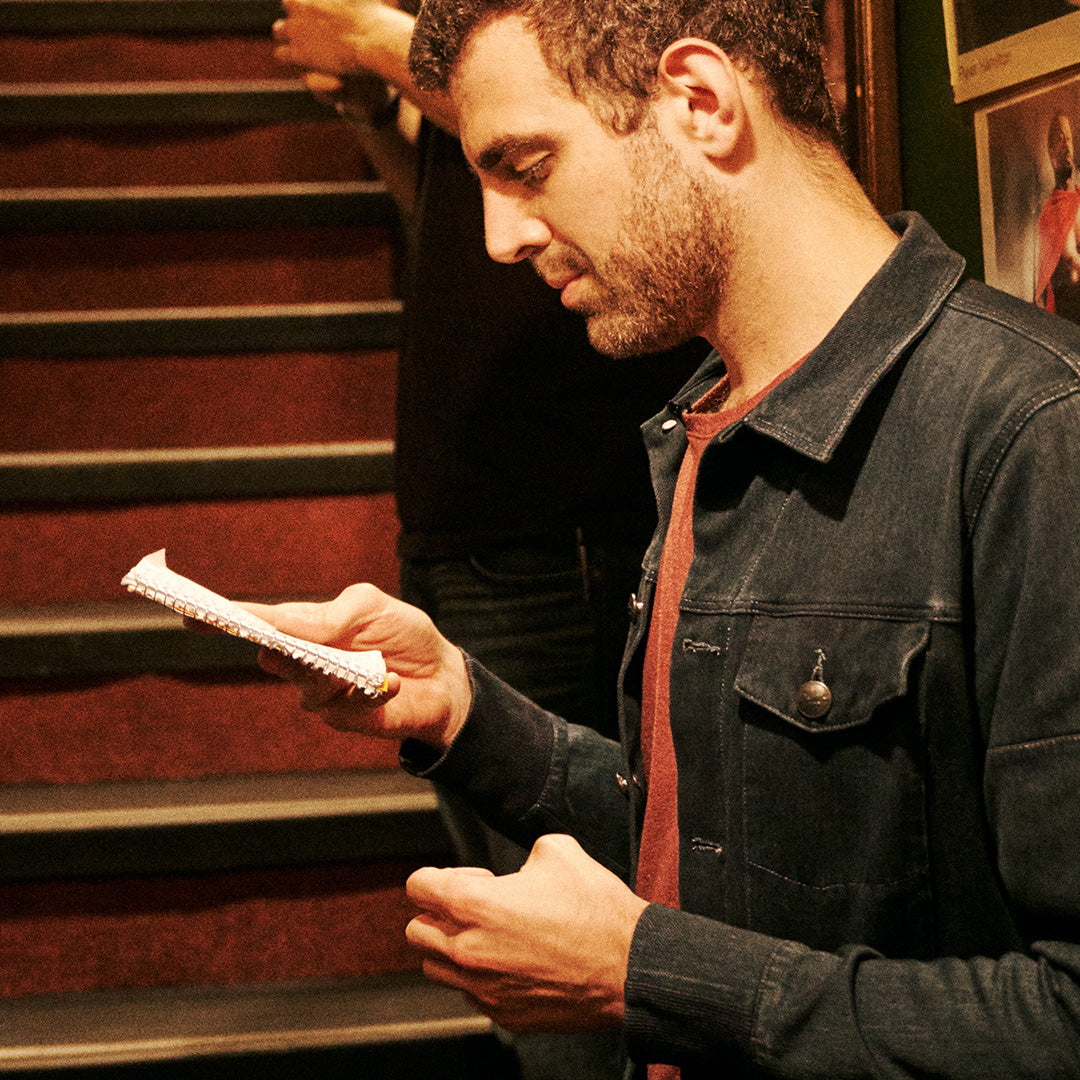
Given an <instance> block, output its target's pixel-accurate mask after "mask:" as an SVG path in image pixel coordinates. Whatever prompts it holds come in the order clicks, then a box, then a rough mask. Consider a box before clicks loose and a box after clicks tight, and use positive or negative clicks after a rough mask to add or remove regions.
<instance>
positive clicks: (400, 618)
mask: <svg viewBox="0 0 1080 1080" xmlns="http://www.w3.org/2000/svg"><path fill="white" fill-rule="evenodd" d="M242 606H243V607H245V608H247V610H248V611H250V612H251V613H252V614H253V615H258V616H259V618H261V619H265V620H266V622H268V623H270V624H271V625H272V626H275V627H277V629H279V630H281V631H282V632H284V633H286V634H291V635H292V636H293V637H298V638H303V639H304V640H306V641H314V642H318V643H319V644H322V645H332V646H333V647H334V648H338V649H353V650H356V651H364V650H368V649H378V650H379V651H380V652H381V653H382V654H383V658H384V660H385V661H386V667H387V672H388V685H387V696H386V698H385V699H384V700H383V702H382V703H381V704H379V705H376V706H373V705H371V704H370V703H369V702H366V701H365V700H364V698H363V696H362V695H360V694H356V695H353V696H351V697H350V696H349V695H348V694H347V693H345V692H344V691H345V690H346V687H345V685H343V683H342V682H341V680H340V679H335V678H333V677H332V676H329V675H322V674H320V673H319V672H317V671H313V670H312V669H311V668H309V667H307V666H306V665H304V664H301V663H299V662H297V661H295V660H291V659H289V658H288V657H286V656H284V655H282V654H281V653H278V652H274V651H272V650H269V649H263V650H262V651H261V652H260V653H259V664H260V665H261V666H262V667H263V669H264V670H266V671H269V672H270V673H271V674H273V675H277V676H279V677H280V678H282V679H285V680H287V681H288V682H291V683H292V684H293V685H294V686H295V687H296V688H297V690H299V692H300V704H301V706H302V707H303V708H305V709H308V710H310V711H312V712H319V713H321V715H322V717H323V719H324V720H326V722H327V723H328V724H330V726H331V727H335V728H338V729H339V730H342V731H360V732H363V733H365V734H369V735H378V736H381V737H383V738H390V739H406V738H415V739H421V740H422V741H424V742H426V743H428V744H429V745H431V746H434V747H436V748H439V749H442V748H445V747H447V746H449V744H450V743H451V741H452V740H453V738H454V736H455V735H456V734H457V732H458V730H459V729H460V728H461V725H462V724H463V723H464V722H465V717H466V715H467V714H468V711H469V705H470V702H471V696H472V695H471V690H470V686H469V677H468V674H467V672H466V671H465V660H464V658H463V657H462V655H461V651H460V650H459V649H458V648H457V647H456V646H454V645H451V644H450V642H449V641H447V640H446V638H444V637H443V636H442V635H441V634H440V633H439V632H438V631H437V630H436V629H435V626H434V624H433V623H432V621H431V620H430V619H429V618H428V617H427V616H426V615H425V614H424V613H423V612H422V611H420V610H418V609H417V608H414V607H410V606H409V605H408V604H403V603H402V602H401V601H400V600H395V599H394V598H393V597H391V596H387V595H386V593H383V592H380V591H379V590H378V589H376V588H375V586H374V585H350V586H349V588H347V589H346V590H345V591H344V592H343V593H341V595H340V596H338V597H337V598H336V599H334V600H331V601H329V602H328V603H325V604H304V603H290V604H244V605H242Z"/></svg>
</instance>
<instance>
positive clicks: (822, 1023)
mask: <svg viewBox="0 0 1080 1080" xmlns="http://www.w3.org/2000/svg"><path fill="white" fill-rule="evenodd" d="M892 224H893V226H894V228H896V229H897V231H899V232H902V239H901V242H900V244H899V246H898V247H897V248H896V250H895V251H894V253H893V255H892V256H891V257H890V259H889V261H888V262H887V263H886V264H885V266H884V267H883V268H882V269H881V271H879V273H878V274H877V275H876V276H875V277H874V279H873V280H872V281H871V282H870V283H869V284H868V285H867V287H866V288H865V289H864V290H863V292H862V293H861V294H860V296H859V297H858V298H857V299H856V301H855V302H854V304H853V305H852V306H851V308H850V309H849V310H848V311H847V312H846V313H845V315H844V316H843V318H842V319H841V320H840V322H839V323H838V324H837V325H836V326H835V327H834V328H833V330H832V331H831V332H830V334H829V335H828V336H827V337H826V339H825V340H824V341H823V342H822V343H821V344H820V345H819V346H818V347H817V348H816V349H815V350H814V351H813V353H811V355H810V356H809V357H808V358H807V360H806V361H805V362H804V364H803V365H802V366H801V367H800V368H799V369H798V370H797V371H796V372H795V373H794V374H793V375H791V376H790V377H789V378H788V379H786V380H785V381H784V382H783V383H781V384H780V385H779V386H778V387H777V388H776V389H774V390H773V391H772V393H770V394H769V395H768V397H766V398H765V400H764V401H762V402H761V404H760V405H758V406H757V407H756V408H755V409H754V410H753V411H752V412H751V413H750V414H749V415H748V416H747V417H746V418H745V419H744V420H742V421H740V422H738V423H736V424H735V425H733V426H732V427H731V428H729V429H727V430H725V431H724V432H723V433H722V434H721V435H720V436H719V437H718V438H717V439H716V440H715V441H714V442H713V443H712V444H711V445H710V446H709V447H708V448H707V450H706V452H705V454H704V456H703V459H702V462H701V466H700V470H699V475H698V486H697V489H696V499H695V511H694V533H695V551H694V559H693V563H692V565H691V568H690V573H689V577H688V580H687V584H686V589H685V591H684V593H683V596H682V601H681V605H680V616H679V622H678V625H677V629H676V635H675V646H674V650H673V655H672V666H671V722H672V736H673V740H674V745H675V754H676V760H677V764H678V776H679V796H678V798H679V832H680V897H681V904H682V909H683V910H681V911H673V910H670V909H668V908H664V907H661V906H659V905H652V906H650V907H649V908H648V909H647V910H646V912H645V913H644V915H643V916H642V918H641V920H640V922H639V924H638V928H637V931H636V933H635V936H634V942H633V947H632V951H631V956H630V965H629V972H628V978H627V983H626V1007H627V1011H626V1035H627V1043H628V1048H629V1051H630V1054H631V1057H632V1058H633V1059H634V1060H636V1061H641V1062H647V1061H664V1062H672V1063H675V1064H679V1065H681V1066H682V1068H683V1076H684V1078H685V1080H692V1078H694V1077H698V1076H714V1075H729V1076H790V1077H801V1078H822V1080H824V1078H829V1080H839V1078H843V1077H879V1076H880V1077H898V1076H919V1077H923V1076H935V1077H955V1078H960V1077H964V1078H971V1080H976V1078H977V1080H986V1078H988V1077H1009V1078H1018V1077H1028V1076H1030V1077H1040V1078H1044V1080H1047V1078H1058V1077H1062V1078H1064V1077H1080V462H1078V458H1080V330H1078V329H1077V328H1075V327H1072V326H1071V325H1069V324H1066V323H1064V322H1063V321H1061V320H1058V319H1056V318H1054V317H1052V316H1048V315H1046V314H1045V313H1043V312H1040V311H1038V310H1036V309H1035V308H1034V307H1033V306H1032V305H1028V304H1024V303H1021V302H1020V301H1015V300H1013V299H1012V298H1009V297H1005V296H1003V295H1001V294H998V293H996V292H994V291H993V290H990V289H988V288H986V287H985V286H982V285H980V284H978V283H975V282H971V281H968V280H966V279H964V278H963V262H962V260H961V258H960V257H959V256H958V255H956V254H955V253H954V252H952V251H950V250H949V249H948V248H946V247H945V246H944V245H943V244H942V243H941V241H940V240H939V239H938V238H937V237H936V236H935V235H934V233H933V232H932V231H931V230H930V228H929V227H928V226H927V225H926V223H925V222H923V221H922V220H921V219H920V218H918V217H917V216H916V215H903V216H901V217H899V218H897V219H895V220H894V221H893V222H892ZM722 371H723V365H722V362H721V361H720V359H719V358H718V357H717V356H715V354H714V355H713V356H712V357H711V358H709V359H708V360H706V362H705V364H704V365H703V367H702V368H701V369H700V370H699V372H698V373H697V374H696V375H695V377H694V378H693V379H692V380H691V382H690V383H689V384H687V386H686V387H685V388H684V389H683V390H682V391H681V392H680V393H679V394H678V395H677V397H676V398H675V400H674V401H673V402H672V403H671V404H670V405H669V406H668V408H667V409H666V410H665V411H664V412H663V413H661V414H660V415H659V416H657V417H655V418H654V419H652V420H651V421H649V422H648V423H647V424H646V425H645V426H644V428H643V432H644V437H645V441H646V444H647V446H648V449H649V454H650V460H651V462H652V473H653V483H654V487H655V489H656V494H657V501H658V506H659V510H660V525H659V528H658V531H657V533H656V536H655V538H654V540H653V542H652V544H651V546H650V548H649V550H648V552H647V554H646V557H645V560H644V573H643V578H642V584H641V588H640V590H639V593H638V595H637V597H636V598H635V600H634V603H633V605H632V610H633V612H634V615H635V616H636V618H635V620H634V623H633V627H632V630H631V634H630V640H629V643H628V647H627V652H626V657H625V659H624V664H623V674H622V680H621V695H622V700H621V708H622V721H623V732H622V745H621V746H616V745H615V744H612V743H607V742H604V741H603V740H601V739H600V738H599V737H597V736H595V735H593V734H592V733H591V732H589V731H588V730H587V729H582V728H576V727H573V726H572V725H567V724H565V723H563V722H562V721H560V720H559V719H558V718H556V717H553V716H551V715H550V714H547V713H544V712H542V711H540V710H539V709H537V708H536V707H534V706H532V705H531V704H530V703H528V702H526V701H525V700H524V699H523V698H520V697H519V696H518V695H516V694H514V693H513V691H511V690H509V689H508V688H506V687H505V686H503V685H502V684H500V683H498V682H497V681H496V680H494V679H493V678H492V677H491V676H490V675H489V674H488V673H486V672H485V671H483V669H482V668H479V667H478V666H477V665H475V664H470V670H471V672H472V677H473V680H474V702H473V709H472V712H471V714H470V717H469V720H468V723H467V724H466V726H465V728H464V729H463V730H462V732H461V734H460V735H459V737H458V739H457V741H456V742H455V744H454V746H453V747H451V749H450V750H449V751H448V752H447V753H446V754H445V755H444V756H443V758H442V759H441V760H440V761H438V762H434V763H433V762H431V761H430V760H426V759H424V758H423V755H422V753H421V752H420V751H419V750H418V749H417V748H416V747H410V746H409V744H406V746H405V747H404V748H403V760H404V761H405V762H406V764H407V767H411V768H412V769H413V770H414V771H420V772H424V773H425V775H431V776H433V777H436V778H438V779H439V780H440V781H443V782H447V783H451V784H456V785H458V786H460V787H462V788H464V789H465V790H466V791H467V792H469V793H470V795H471V797H472V798H473V800H474V801H475V802H476V804H477V805H478V807H479V808H480V809H481V811H482V812H484V813H486V814H487V816H488V817H489V818H490V819H491V820H492V821H493V822H494V823H496V824H498V825H499V826H500V827H501V828H503V829H504V831H507V832H510V833H512V834H513V835H515V837H516V838H517V839H519V840H520V841H523V842H529V841H530V840H531V839H532V838H534V837H535V836H536V835H539V834H540V833H543V832H550V831H562V832H569V833H571V834H573V835H575V836H577V838H578V839H579V840H580V841H581V842H582V844H583V846H585V848H586V850H588V851H590V853H591V854H593V855H594V856H595V857H597V858H599V859H600V860H601V861H603V862H604V863H605V864H606V865H608V866H609V867H611V868H613V869H615V870H617V871H619V872H621V873H623V874H624V876H625V877H626V879H627V880H628V881H631V882H632V881H633V878H634V871H635V867H634V855H635V852H636V849H637V837H638V833H639V827H640V822H641V816H642V813H643V807H644V800H645V795H646V792H645V790H644V788H645V784H644V781H643V779H642V770H641V760H640V739H639V735H640V724H639V716H640V709H639V705H640V691H641V671H642V652H643V643H644V639H645V636H646V633H647V627H648V621H649V612H650V604H651V600H652V593H653V588H654V586H655V582H656V574H657V568H658V564H659V559H660V549H661V546H662V543H663V535H664V530H665V527H666V524H667V518H668V514H669V511H670V506H671V498H672V493H673V488H674V483H675V476H676V473H677V469H678V465H679V461H680V459H681V457H682V453H683V450H684V449H685V446H686V437H685V432H684V429H683V426H682V423H681V419H680V417H681V413H682V412H683V410H684V409H685V408H686V407H687V405H689V404H690V403H691V402H692V401H694V400H695V399H696V398H697V397H699V396H700V395H701V394H702V393H703V392H704V390H705V389H707V388H708V387H710V386H711V385H713V384H714V383H715V382H716V380H717V379H718V377H719V376H720V374H721V373H722ZM808 684H809V685H808ZM822 685H823V686H824V687H825V688H827V691H828V692H827V694H824V691H823V689H822ZM721 1070H723V1073H721Z"/></svg>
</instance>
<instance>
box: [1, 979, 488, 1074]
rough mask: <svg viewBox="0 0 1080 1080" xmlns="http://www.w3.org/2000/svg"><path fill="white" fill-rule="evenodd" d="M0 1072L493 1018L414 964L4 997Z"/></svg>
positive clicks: (405, 1034)
mask: <svg viewBox="0 0 1080 1080" xmlns="http://www.w3.org/2000/svg"><path fill="white" fill-rule="evenodd" d="M4 1011H5V1023H4V1035H3V1043H2V1044H0V1071H4V1070H14V1069H20V1068H22V1069H28V1068H48V1067H58V1066H62V1065H70V1064H79V1065H88V1064H105V1063H121V1062H134V1061H146V1060H168V1059H174V1060H175V1059H183V1058H193V1057H200V1056H206V1055H212V1054H229V1053H241V1052H247V1053H251V1052H258V1051H268V1050H295V1049H300V1048H312V1047H330V1046H348V1045H352V1046H356V1045H364V1044H372V1043H394V1042H404V1041H412V1040H417V1039H424V1038H445V1037H447V1036H453V1035H469V1034H483V1033H486V1032H489V1031H490V1030H491V1022H490V1021H489V1020H487V1019H486V1018H485V1017H483V1016H482V1015H480V1014H479V1013H478V1012H477V1011H476V1010H475V1009H474V1008H473V1007H472V1006H471V1005H470V1004H469V1003H468V1002H467V1001H466V1000H465V999H464V997H462V995H461V994H459V993H458V992H457V991H454V990H449V989H447V988H445V987H441V986H438V985H436V984H434V983H431V982H428V981H427V980H426V979H424V978H423V976H422V975H420V974H419V973H416V972H406V973H400V974H388V975H379V976H365V977H362V978H355V979H343V980H332V981H325V982H324V981H321V980H319V981H310V982H308V981H303V982H298V983H286V984H273V983H270V984H259V985H257V986H235V987H220V986H217V987H165V988H154V989H149V990H103V991H90V992H84V993H79V994H59V995H32V996H27V997H20V998H11V999H9V1000H7V1001H6V1002H5V1003H4Z"/></svg>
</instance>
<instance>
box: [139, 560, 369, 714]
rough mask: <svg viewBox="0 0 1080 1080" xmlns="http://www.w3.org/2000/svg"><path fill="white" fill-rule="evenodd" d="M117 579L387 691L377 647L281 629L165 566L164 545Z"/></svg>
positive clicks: (184, 611) (366, 687) (362, 685)
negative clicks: (335, 643)
mask: <svg viewBox="0 0 1080 1080" xmlns="http://www.w3.org/2000/svg"><path fill="white" fill-rule="evenodd" d="M120 584H121V585H126V586H127V587H128V588H129V589H130V590H131V591H132V592H136V593H139V594H140V595H141V596H145V597H147V598H149V599H150V600H155V601H157V603H159V604H164V605H165V606H166V607H168V608H172V609H173V611H179V612H180V613H181V614H182V615H188V616H190V617H191V618H193V619H198V620H199V622H204V623H207V624H208V625H210V626H213V627H216V628H217V629H218V630H223V631H224V632H225V633H227V634H232V635H233V636H234V637H239V638H243V639H244V640H245V641H253V642H255V643H256V644H257V645H263V646H265V647H266V648H268V649H275V650H276V651H277V652H281V653H284V654H285V655H286V656H290V657H292V658H293V659H294V660H299V661H300V662H301V663H303V664H307V665H308V667H311V668H315V669H316V670H317V671H322V672H325V673H326V674H327V675H334V676H336V677H337V678H339V679H342V680H344V681H345V682H347V683H351V684H352V685H353V686H355V687H357V688H358V689H359V690H361V691H363V693H364V694H365V695H367V696H368V697H370V698H378V697H380V696H381V695H382V694H383V693H384V692H385V690H386V665H385V663H384V662H383V655H382V653H381V652H377V651H374V650H373V651H370V652H350V651H349V650H347V649H332V648H330V646H328V645H317V644H315V642H312V641H304V640H303V639H302V638H295V637H292V636H290V635H289V634H283V633H282V632H281V631H280V630H277V629H275V628H274V627H273V626H271V625H270V623H268V622H265V621H264V620H263V619H260V618H259V617H258V616H256V615H252V614H251V613H250V612H248V611H245V610H244V608H242V607H240V606H239V604H234V603H233V602H232V601H231V600H226V599H225V597H223V596H218V594H217V593H215V592H212V591H211V590H210V589H207V588H204V587H203V586H202V585H197V584H196V583H195V582H194V581H191V580H190V579H189V578H186V577H183V576H182V575H181V574H177V573H175V572H174V571H172V570H170V569H169V568H168V567H167V566H166V565H165V549H164V548H162V549H161V550H160V551H155V552H154V553H153V554H152V555H147V556H146V557H145V558H143V559H140V560H139V562H138V563H136V564H135V566H133V567H132V568H131V569H130V570H129V571H128V572H127V573H126V574H125V575H124V576H123V578H122V579H121V581H120Z"/></svg>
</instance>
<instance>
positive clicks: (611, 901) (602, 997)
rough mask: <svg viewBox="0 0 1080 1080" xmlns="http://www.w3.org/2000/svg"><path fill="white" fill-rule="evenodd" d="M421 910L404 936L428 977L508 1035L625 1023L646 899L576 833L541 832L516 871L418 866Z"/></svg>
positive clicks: (411, 886) (413, 890)
mask: <svg viewBox="0 0 1080 1080" xmlns="http://www.w3.org/2000/svg"><path fill="white" fill-rule="evenodd" d="M407 889H408V894H409V897H410V899H412V900H413V901H414V902H415V903H416V904H417V905H418V906H419V907H421V908H422V909H423V911H424V913H423V914H422V915H419V916H417V917H416V918H415V919H413V921H412V922H411V923H410V924H409V926H408V929H407V930H406V936H407V937H408V939H409V941H410V942H411V943H412V944H413V945H415V946H417V947H418V948H419V949H420V950H421V951H422V952H423V953H424V973H425V974H426V975H427V976H428V977H429V978H431V979H434V980H435V981H437V982H442V983H446V984H447V985H448V986H453V987H457V988H458V989H459V990H463V991H464V992H465V993H466V994H467V995H468V996H469V997H470V998H472V999H473V1001H475V1003H476V1004H477V1006H478V1007H479V1008H480V1010H481V1011H482V1012H484V1013H486V1014H487V1015H488V1016H490V1017H491V1018H492V1019H493V1020H494V1021H495V1022H496V1023H497V1024H499V1025H500V1026H502V1027H504V1028H506V1029H507V1030H508V1031H557V1032H573V1031H595V1030H599V1029H601V1028H606V1027H616V1026H618V1025H619V1024H620V1023H621V1022H622V1019H623V1014H624V1011H625V1001H624V996H623V987H624V984H625V982H626V967H627V962H628V959H629V956H630V942H631V939H632V938H633V935H634V928H635V927H636V926H637V921H638V919H639V918H640V916H641V913H642V911H644V909H645V908H646V907H647V904H646V902H645V901H644V900H642V899H641V898H640V897H637V896H635V895H634V894H633V893H632V892H631V891H630V890H629V889H628V888H627V887H626V885H624V884H623V882H622V881H620V880H619V879H618V878H617V877H616V876H615V875H614V874H612V873H610V872H609V871H607V870H605V869H604V868H603V867H602V866H601V865H600V864H599V863H597V862H594V861H593V860H592V859H591V858H589V856H588V855H586V854H585V852H584V851H582V849H581V848H580V847H579V845H578V844H577V842H576V841H575V840H573V839H572V838H571V837H569V836H554V835H553V836H542V837H540V839H539V840H537V841H536V843H535V845H534V846H533V849H532V853H531V854H530V855H529V858H528V860H527V861H526V863H525V865H524V866H523V867H522V868H521V870H519V871H518V872H517V873H516V874H508V875H506V876H504V877H495V876H493V875H492V874H491V873H490V872H489V871H487V870H480V869H476V868H472V867H463V868H451V869H444V870H437V869H433V868H430V867H429V868H426V869H423V870H417V871H416V872H415V873H414V874H413V875H412V876H411V877H410V878H409V881H408V884H407Z"/></svg>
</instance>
